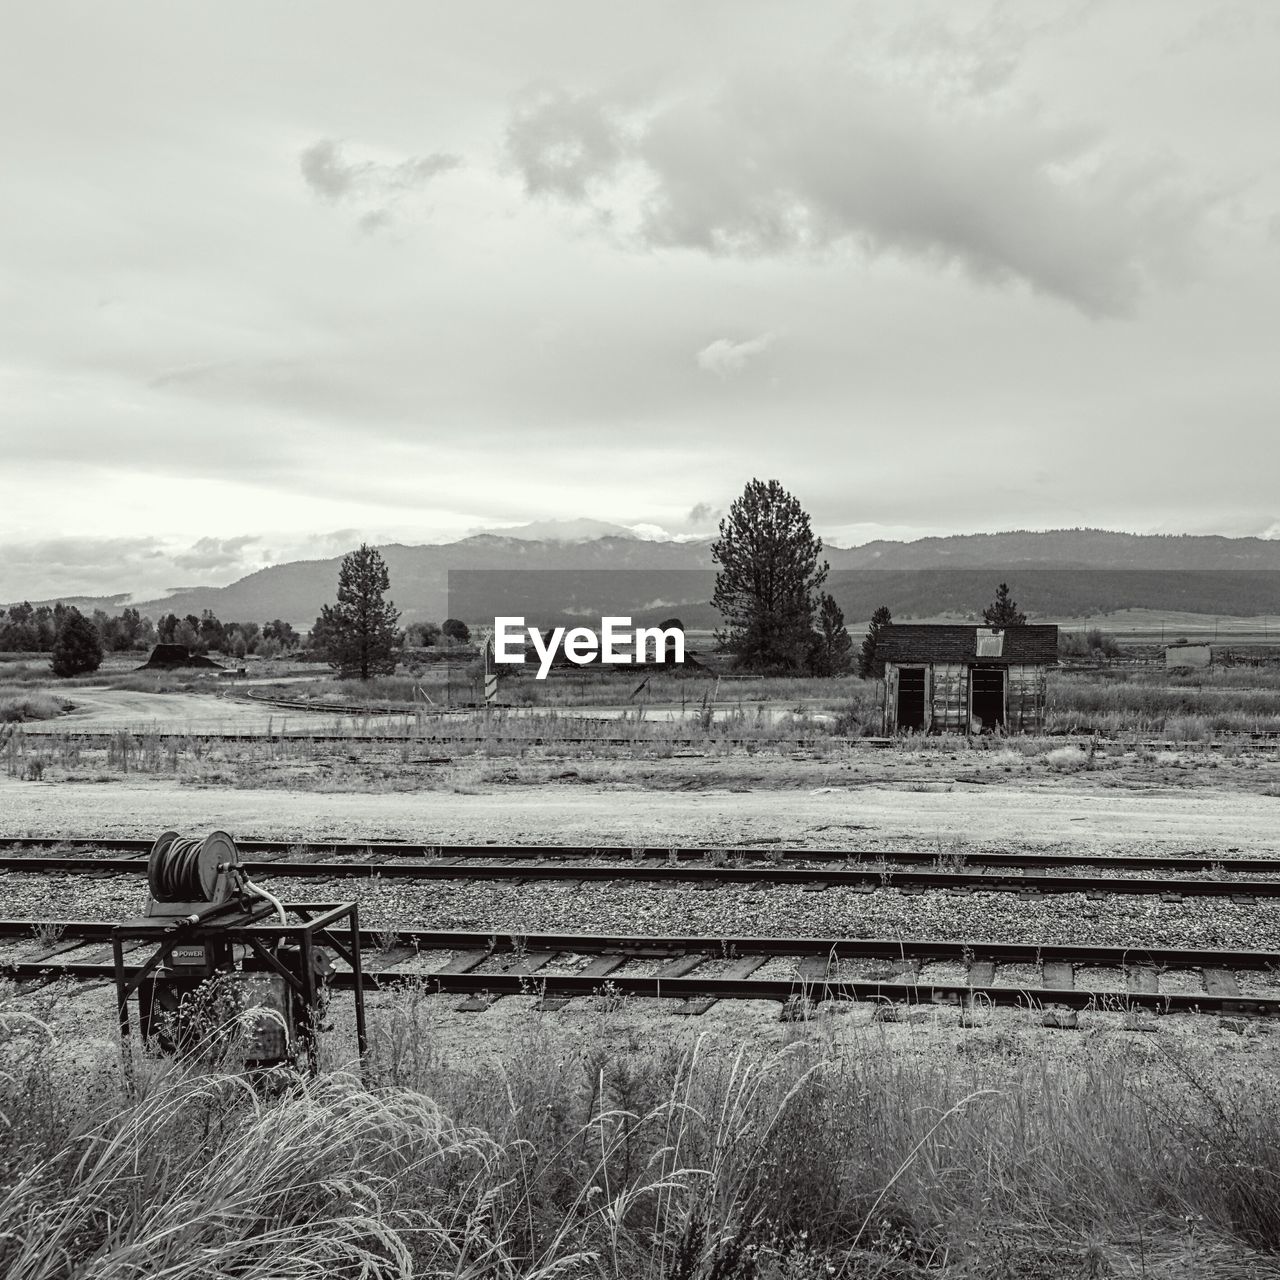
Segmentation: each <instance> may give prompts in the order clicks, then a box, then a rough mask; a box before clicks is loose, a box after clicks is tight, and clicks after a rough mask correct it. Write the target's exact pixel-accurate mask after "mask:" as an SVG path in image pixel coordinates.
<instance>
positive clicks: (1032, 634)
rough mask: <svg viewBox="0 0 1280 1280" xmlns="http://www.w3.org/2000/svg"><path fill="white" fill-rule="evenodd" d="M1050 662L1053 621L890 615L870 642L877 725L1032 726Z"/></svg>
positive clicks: (973, 729) (939, 729) (943, 728)
mask: <svg viewBox="0 0 1280 1280" xmlns="http://www.w3.org/2000/svg"><path fill="white" fill-rule="evenodd" d="M1057 662H1058V628H1057V627H1056V626H1042V625H1035V626H1030V625H1024V626H1020V627H978V626H972V625H966V626H952V625H933V624H926V623H920V624H910V623H908V624H897V623H895V624H893V625H891V626H888V627H886V628H885V629H884V630H883V631H882V632H881V633H880V636H879V639H878V640H877V642H876V665H877V666H878V667H879V666H882V669H883V671H884V704H883V711H884V717H883V729H884V732H885V733H888V734H893V733H906V732H909V731H915V732H917V733H980V732H984V731H1000V732H1005V733H1034V732H1039V731H1040V730H1041V729H1043V727H1044V712H1045V696H1046V688H1047V683H1048V676H1047V673H1048V669H1049V668H1050V667H1052V666H1056V665H1057Z"/></svg>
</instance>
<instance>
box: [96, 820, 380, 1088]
mask: <svg viewBox="0 0 1280 1280" xmlns="http://www.w3.org/2000/svg"><path fill="white" fill-rule="evenodd" d="M147 884H148V887H149V889H150V901H149V903H148V905H147V912H146V914H145V915H143V916H140V917H138V918H137V919H134V920H127V921H124V922H122V923H121V924H118V925H117V926H116V927H115V929H114V930H113V931H112V935H111V941H112V950H113V953H114V959H115V980H116V997H117V1002H118V1006H119V1014H120V1032H121V1035H122V1036H123V1037H124V1038H125V1039H126V1040H127V1039H128V1037H129V1035H130V1020H129V1001H130V998H131V997H133V996H134V995H135V994H136V996H137V1001H138V1020H139V1023H140V1026H141V1030H142V1035H143V1038H144V1039H145V1040H147V1041H153V1042H155V1043H158V1044H159V1046H160V1047H161V1049H163V1050H164V1051H166V1052H169V1053H178V1052H182V1051H184V1049H185V1048H187V1047H188V1042H189V1041H191V1040H194V1039H196V1038H199V1037H202V1036H205V1035H208V1034H210V1032H211V1030H214V1033H215V1034H216V1029H214V1028H211V1024H210V1020H211V1016H214V1017H216V1016H223V1017H230V1016H233V1015H235V1016H238V1017H239V1018H240V1019H241V1026H242V1027H244V1028H245V1029H246V1031H247V1036H246V1039H247V1046H246V1060H247V1064H248V1065H250V1066H256V1067H265V1066H273V1065H278V1064H281V1063H285V1062H292V1063H301V1062H305V1065H307V1066H308V1068H309V1069H311V1070H313V1071H314V1070H315V1067H316V1058H315V1035H316V1032H317V1031H318V1030H320V1026H321V1017H322V1011H323V1006H324V1002H325V1000H326V996H327V992H328V989H329V987H330V986H331V985H332V983H333V981H334V979H335V978H336V977H337V970H336V965H335V963H334V956H335V955H336V956H337V957H338V958H340V959H341V960H343V961H345V962H346V965H347V968H348V971H349V975H350V977H349V979H348V978H347V975H346V974H343V975H342V978H343V979H346V980H348V981H350V983H351V988H352V991H353V993H354V996H355V1014H356V1017H355V1023H356V1040H357V1043H358V1047H359V1051H360V1054H361V1056H363V1055H364V1052H365V1048H366V1037H365V1017H364V993H363V990H362V987H361V983H362V973H361V966H360V925H359V913H358V908H357V907H356V904H355V903H352V902H347V903H284V902H281V901H280V900H279V899H277V898H276V897H274V896H273V895H272V894H270V893H268V892H267V891H266V890H265V889H263V888H261V887H260V886H258V885H256V884H254V883H253V881H252V880H250V879H249V876H248V874H247V872H246V870H245V867H244V865H243V864H242V863H241V861H240V853H239V850H238V849H237V848H236V844H235V841H234V840H233V839H232V838H231V836H229V835H228V834H227V833H226V832H225V831H214V832H211V833H210V834H209V835H207V836H205V837H203V838H196V837H187V836H182V835H179V834H178V833H177V832H176V831H166V832H165V833H164V834H163V835H162V836H161V837H160V838H159V839H158V840H157V841H156V842H155V844H154V845H152V847H151V854H150V857H149V858H148V861H147ZM148 951H150V954H149V955H147V954H146V953H147V952H148ZM144 955H145V956H146V958H145V959H144V960H143V961H142V963H141V964H137V963H136V958H137V957H141V956H144ZM344 985H345V982H344ZM197 1010H202V1011H203V1012H202V1013H199V1014H198V1013H197ZM215 1010H216V1011H220V1013H218V1014H216V1015H214V1014H212V1011H215Z"/></svg>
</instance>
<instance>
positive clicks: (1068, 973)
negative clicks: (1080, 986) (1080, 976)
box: [1040, 960, 1076, 991]
mask: <svg viewBox="0 0 1280 1280" xmlns="http://www.w3.org/2000/svg"><path fill="white" fill-rule="evenodd" d="M1040 981H1041V982H1042V983H1043V984H1044V986H1045V987H1047V988H1048V989H1049V990H1051V991H1074V990H1075V986H1076V974H1075V968H1074V966H1073V965H1071V964H1069V963H1068V962H1067V961H1065V960H1046V961H1045V962H1044V963H1043V964H1042V965H1041V966H1040Z"/></svg>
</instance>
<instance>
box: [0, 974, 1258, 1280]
mask: <svg viewBox="0 0 1280 1280" xmlns="http://www.w3.org/2000/svg"><path fill="white" fill-rule="evenodd" d="M438 1002H439V998H438V997H432V996H429V995H427V994H426V993H425V991H424V990H423V989H421V988H418V987H412V986H405V987H401V988H399V989H397V990H395V991H393V992H390V993H385V994H384V995H383V996H380V997H378V998H377V999H376V1000H375V1002H374V1004H373V1006H372V1007H371V1011H370V1016H371V1036H372V1047H371V1053H370V1057H369V1059H368V1061H367V1062H366V1064H365V1067H364V1078H363V1080H362V1079H360V1078H359V1076H358V1075H357V1074H356V1073H355V1071H354V1069H353V1068H352V1066H351V1065H350V1059H349V1058H346V1057H344V1056H343V1054H342V1050H341V1049H339V1048H336V1047H335V1048H331V1049H330V1050H328V1061H327V1062H326V1064H325V1070H324V1072H323V1073H322V1074H321V1075H320V1076H319V1078H317V1079H314V1080H306V1079H303V1078H294V1079H291V1080H281V1081H279V1082H278V1083H277V1084H276V1085H275V1087H273V1088H265V1087H261V1086H260V1087H259V1088H258V1089H257V1090H256V1091H255V1089H254V1088H252V1087H251V1086H250V1085H249V1084H248V1083H247V1082H246V1079H245V1077H244V1076H243V1075H241V1074H239V1067H240V1066H241V1055H242V1053H243V1042H242V1041H239V1040H237V1038H236V1036H235V1035H234V1034H231V1035H229V1036H228V1037H225V1038H223V1039H221V1040H220V1041H218V1042H216V1043H215V1042H213V1041H210V1042H209V1043H208V1044H207V1045H206V1046H205V1048H204V1050H203V1051H202V1052H200V1053H199V1054H197V1055H195V1056H193V1057H192V1058H191V1059H190V1060H188V1061H187V1062H185V1063H183V1064H177V1063H174V1062H172V1061H168V1060H164V1059H159V1058H154V1057H149V1056H145V1055H143V1054H142V1053H140V1052H134V1053H132V1054H131V1055H129V1057H128V1058H127V1059H126V1060H123V1061H122V1059H121V1057H120V1054H119V1052H118V1050H117V1048H116V1047H115V1046H114V1044H113V1042H112V1029H111V1013H110V1009H109V1007H108V1005H109V1002H107V1001H99V1002H98V1003H97V1004H96V1005H92V1006H91V1005H89V1004H88V1003H87V997H85V996H84V995H83V994H80V993H77V992H76V991H75V990H72V989H62V988H59V987H52V988H46V989H45V990H44V991H43V992H42V993H40V995H39V996H38V998H37V999H35V1000H28V1001H27V1002H26V1003H25V1004H24V1005H23V1007H22V1011H21V1012H18V1011H17V1010H16V1009H15V1008H14V1005H13V1000H12V997H11V996H10V997H9V998H8V999H6V1000H5V1001H4V1004H3V1005H0V1031H2V1032H3V1036H4V1039H3V1059H4V1063H3V1065H4V1069H3V1071H2V1072H0V1121H2V1123H0V1271H2V1272H3V1274H5V1275H6V1276H10V1277H13V1278H14V1280H46V1278H47V1280H54V1278H55V1277H58V1278H61V1277H67V1276H72V1275H75V1276H92V1277H95V1278H100V1280H117V1278H118V1280H124V1278H125V1277H128V1278H129V1280H133V1278H134V1277H139V1276H148V1277H150V1276H165V1277H173V1278H175V1280H181V1278H185V1277H190V1278H191V1280H197V1278H200V1280H203V1278H204V1277H209V1276H237V1277H253V1278H261V1280H267V1278H268V1277H270V1278H272V1280H290V1278H292V1277H304V1276H306V1277H320V1276H325V1277H329V1276H341V1277H345V1276H351V1277H356V1276H366V1277H392V1276H396V1277H410V1276H413V1277H418V1276H420V1277H444V1276H450V1277H460V1278H464V1280H482V1278H483V1280H492V1278H494V1277H529V1278H530V1280H535V1278H536V1280H550V1278H551V1277H582V1278H586V1277H596V1278H606V1277H607V1278H608V1280H635V1278H636V1277H651V1278H652V1280H677V1278H678V1280H820V1278H825V1277H832V1276H837V1277H846V1278H853V1277H857V1278H859V1280H862V1278H866V1280H871V1278H873V1277H897V1278H899V1280H906V1278H911V1280H927V1278H929V1277H935V1278H942V1280H949V1278H956V1280H959V1278H965V1280H974V1278H977V1277H989V1278H990V1280H997V1278H999V1280H1009V1278H1011V1277H1034V1278H1037V1280H1067V1277H1072V1278H1074V1277H1080V1276H1146V1277H1153V1278H1155V1277H1161V1278H1167V1280H1173V1278H1174V1277H1179V1278H1182V1277H1186V1278H1188V1280H1190V1278H1191V1277H1197V1278H1199V1277H1221V1278H1223V1280H1227V1278H1228V1277H1230V1278H1235V1277H1262V1276H1273V1275H1275V1274H1276V1267H1275V1258H1274V1255H1273V1253H1272V1251H1273V1250H1275V1249H1276V1248H1278V1247H1280V1199H1278V1198H1277V1196H1276V1187H1277V1184H1278V1182H1280V1154H1278V1151H1280V1148H1278V1147H1277V1144H1276V1142H1275V1136H1276V1132H1277V1122H1278V1121H1280V1103H1278V1102H1277V1098H1280V1092H1278V1091H1277V1088H1276V1085H1277V1083H1280V1080H1277V1072H1276V1058H1275V1055H1274V1052H1273V1050H1272V1046H1271V1045H1270V1043H1269V1039H1268V1038H1267V1037H1264V1036H1260V1035H1259V1034H1258V1032H1257V1031H1256V1029H1254V1028H1249V1029H1248V1030H1247V1032H1246V1033H1245V1034H1244V1035H1235V1034H1233V1033H1231V1032H1229V1031H1222V1032H1220V1033H1219V1035H1218V1037H1217V1038H1216V1041H1214V1040H1211V1041H1209V1042H1204V1041H1201V1042H1196V1041H1194V1040H1190V1039H1186V1038H1179V1037H1178V1036H1176V1035H1168V1034H1160V1035H1157V1036H1154V1037H1153V1036H1150V1035H1147V1036H1145V1037H1144V1036H1143V1035H1141V1034H1133V1033H1126V1032H1123V1031H1119V1030H1117V1031H1114V1032H1111V1031H1104V1032H1099V1033H1096V1034H1094V1035H1091V1036H1088V1037H1082V1036H1079V1035H1074V1036H1073V1035H1069V1034H1068V1035H1063V1033H1057V1035H1058V1039H1056V1040H1055V1039H1054V1038H1053V1035H1054V1033H1044V1035H1043V1037H1042V1038H1041V1039H1040V1040H1039V1041H1034V1040H1030V1039H1026V1038H1020V1037H1019V1036H1017V1035H1016V1034H1014V1033H1012V1032H1010V1031H1009V1030H1008V1029H1007V1027H1006V1026H1005V1025H1004V1024H999V1023H993V1024H992V1025H991V1026H989V1027H986V1028H985V1029H984V1027H982V1026H979V1027H978V1028H977V1029H975V1030H971V1031H968V1032H963V1033H961V1032H958V1031H956V1030H955V1029H954V1028H951V1029H949V1030H948V1029H943V1028H942V1027H941V1026H940V1025H939V1024H937V1021H936V1017H935V1015H933V1014H929V1013H924V1014H923V1015H922V1017H923V1018H924V1019H925V1020H924V1021H914V1020H913V1021H910V1022H907V1023H903V1024H896V1025H889V1024H884V1023H877V1022H874V1021H867V1020H866V1019H865V1018H862V1017H859V1016H858V1013H857V1012H856V1011H850V1012H848V1013H846V1012H844V1011H843V1010H840V1009H834V1010H832V1011H831V1012H830V1013H829V1014H827V1015H824V1016H822V1017H820V1018H818V1019H817V1020H815V1021H812V1022H809V1023H804V1024H794V1025H792V1026H790V1027H787V1028H781V1027H779V1028H777V1034H776V1035H773V1036H770V1037H766V1038H762V1039H759V1040H747V1041H744V1040H743V1038H742V1037H741V1035H733V1034H732V1032H731V1029H729V1028H725V1027H720V1028H717V1029H716V1030H714V1031H706V1032H703V1033H701V1034H699V1033H697V1032H694V1031H691V1030H680V1031H673V1030H669V1031H667V1032H665V1033H657V1032H655V1026H654V1023H653V1021H652V1020H651V1019H648V1018H645V1017H643V1016H641V1015H639V1014H638V1013H637V1012H636V1011H635V1010H634V1009H633V1008H632V1007H631V1006H630V1004H629V1003H628V1002H627V1001H626V1000H621V999H611V998H609V997H608V996H605V997H603V998H601V999H600V1000H597V1001H594V1002H592V1003H593V1007H592V1008H590V1009H587V1010H583V1011H580V1012H579V1014H578V1015H577V1016H576V1018H575V1019H574V1020H573V1022H572V1024H571V1025H565V1024H563V1022H557V1021H554V1020H548V1019H547V1018H545V1017H543V1018H539V1017H538V1016H537V1015H534V1014H531V1013H527V1012H526V1013H525V1014H524V1016H522V1018H521V1020H520V1021H519V1022H518V1023H508V1024H506V1025H505V1027H504V1032H503V1034H502V1035H500V1036H499V1037H497V1038H493V1037H492V1035H491V1037H490V1039H489V1040H488V1041H487V1042H486V1041H483V1040H482V1041H479V1042H476V1043H475V1044H473V1045H472V1046H470V1047H468V1048H467V1049H466V1051H465V1052H460V1051H457V1050H451V1049H450V1048H448V1047H447V1042H446V1041H443V1039H442V1037H441V1036H440V1029H441V1028H440V1025H439V1019H440V1017H441V1016H442V1015H440V1014H439V1013H437V1012H436V1010H437V1009H438V1007H439V1003H438ZM514 1003H523V1004H530V1005H531V1004H532V997H528V998H526V997H511V998H509V999H508V1001H505V1002H504V1004H505V1005H511V1004H514ZM488 1016H489V1015H487V1014H485V1015H479V1017H482V1018H483V1017H488ZM668 1025H669V1024H668ZM1224 1036H1225V1037H1227V1038H1228V1039H1232V1040H1234V1041H1236V1044H1237V1046H1238V1047H1237V1048H1234V1049H1232V1050H1231V1051H1230V1052H1229V1053H1228V1052H1227V1048H1226V1045H1225V1044H1224V1042H1223V1039H1222V1037H1224ZM1224 1055H1225V1056H1224Z"/></svg>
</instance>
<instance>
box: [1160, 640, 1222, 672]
mask: <svg viewBox="0 0 1280 1280" xmlns="http://www.w3.org/2000/svg"><path fill="white" fill-rule="evenodd" d="M1164 665H1165V666H1166V667H1208V666H1212V665H1213V649H1212V647H1211V646H1209V645H1207V644H1171V645H1169V646H1168V647H1167V648H1166V649H1165V651H1164Z"/></svg>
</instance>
